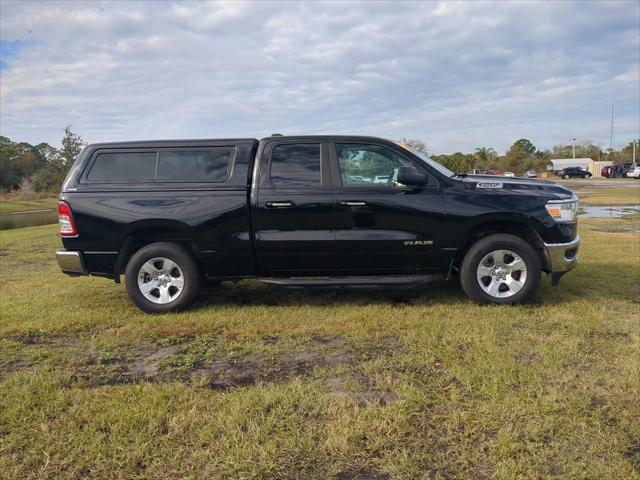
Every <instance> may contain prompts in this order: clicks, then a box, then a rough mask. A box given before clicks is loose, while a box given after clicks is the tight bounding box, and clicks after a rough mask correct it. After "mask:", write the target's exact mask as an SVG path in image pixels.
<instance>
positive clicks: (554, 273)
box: [544, 235, 580, 285]
mask: <svg viewBox="0 0 640 480" xmlns="http://www.w3.org/2000/svg"><path fill="white" fill-rule="evenodd" d="M579 246H580V235H577V236H576V238H575V239H574V240H572V241H570V242H567V243H545V244H544V247H545V250H546V251H547V258H548V259H549V266H550V268H551V283H552V284H553V285H557V284H558V281H559V280H560V277H561V276H562V275H564V274H565V273H567V272H568V271H569V270H573V268H574V267H575V266H576V265H577V263H578V247H579Z"/></svg>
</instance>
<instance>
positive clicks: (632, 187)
mask: <svg viewBox="0 0 640 480" xmlns="http://www.w3.org/2000/svg"><path fill="white" fill-rule="evenodd" d="M550 180H553V181H555V182H557V183H560V184H562V185H564V186H566V187H567V188H570V189H571V190H573V192H574V193H575V194H576V195H577V196H578V198H580V203H581V204H583V205H605V206H608V205H611V206H614V205H640V181H637V180H633V179H622V178H620V179H606V178H605V179H600V178H597V179H589V180H582V179H575V180H574V179H572V180H563V179H558V178H551V179H550Z"/></svg>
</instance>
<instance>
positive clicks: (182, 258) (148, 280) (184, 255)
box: [125, 242, 200, 313]
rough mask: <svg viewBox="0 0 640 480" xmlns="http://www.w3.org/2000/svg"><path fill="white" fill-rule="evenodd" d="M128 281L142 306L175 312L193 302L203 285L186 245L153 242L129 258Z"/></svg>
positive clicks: (133, 297)
mask: <svg viewBox="0 0 640 480" xmlns="http://www.w3.org/2000/svg"><path fill="white" fill-rule="evenodd" d="M125 285H126V287H127V293H128V294H129V297H130V298H131V300H132V301H133V303H135V304H136V306H138V308H140V309H141V310H143V311H145V312H147V313H165V312H173V311H176V310H181V309H184V308H186V307H188V306H189V305H191V303H192V302H193V300H194V299H195V297H196V295H197V294H198V291H199V289H200V272H199V271H198V266H197V265H196V262H195V261H194V260H193V257H192V256H191V255H190V254H189V252H188V251H187V250H186V249H185V248H183V247H182V246H180V245H178V244H175V243H167V242H158V243H152V244H150V245H147V246H146V247H143V248H141V249H140V250H138V251H137V252H136V253H135V254H134V255H133V256H132V257H131V259H130V260H129V263H128V264H127V268H126V270H125Z"/></svg>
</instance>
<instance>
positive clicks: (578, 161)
mask: <svg viewBox="0 0 640 480" xmlns="http://www.w3.org/2000/svg"><path fill="white" fill-rule="evenodd" d="M549 162H551V167H550V168H549V170H553V171H554V172H557V171H558V170H562V169H563V168H569V167H580V168H582V169H584V170H589V166H590V165H591V162H593V160H591V159H590V158H552V159H551V160H549ZM592 173H593V172H592Z"/></svg>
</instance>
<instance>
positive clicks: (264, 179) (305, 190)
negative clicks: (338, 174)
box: [252, 140, 336, 275]
mask: <svg viewBox="0 0 640 480" xmlns="http://www.w3.org/2000/svg"><path fill="white" fill-rule="evenodd" d="M259 168H260V171H259V172H257V173H258V178H257V179H256V180H255V182H257V183H258V184H257V186H255V182H254V191H253V193H252V195H253V196H254V197H255V198H252V204H253V207H252V208H253V210H252V222H253V235H254V245H255V253H256V260H257V264H258V269H259V271H260V272H261V273H286V274H292V275H295V274H296V273H297V272H300V273H304V274H312V273H314V272H316V271H318V272H322V271H328V270H331V269H333V268H334V267H335V255H334V254H335V250H334V249H335V235H334V226H335V222H336V215H335V209H334V202H333V194H332V188H331V173H330V167H329V155H328V145H327V144H326V143H323V142H320V141H306V140H303V141H300V140H281V141H270V142H268V143H267V144H266V145H265V146H264V147H263V150H262V154H261V161H260V164H259ZM256 187H257V188H256Z"/></svg>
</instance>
